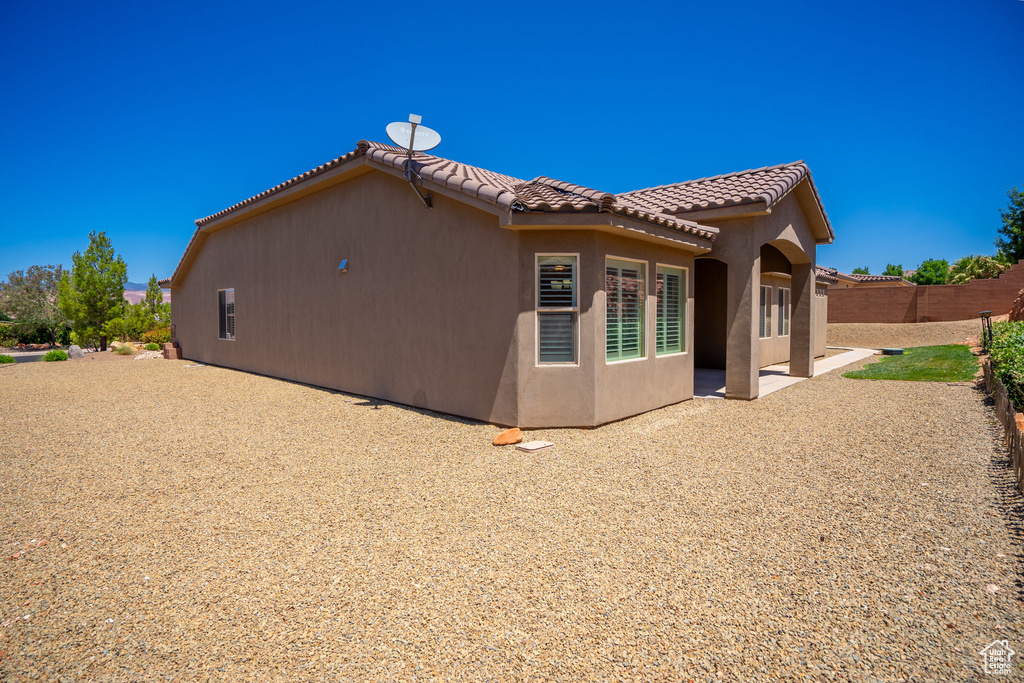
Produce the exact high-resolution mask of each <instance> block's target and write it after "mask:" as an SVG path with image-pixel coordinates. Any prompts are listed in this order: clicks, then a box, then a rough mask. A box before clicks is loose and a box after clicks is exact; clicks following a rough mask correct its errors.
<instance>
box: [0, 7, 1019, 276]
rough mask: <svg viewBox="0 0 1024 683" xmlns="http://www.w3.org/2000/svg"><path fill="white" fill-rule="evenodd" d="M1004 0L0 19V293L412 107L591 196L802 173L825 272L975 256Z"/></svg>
mask: <svg viewBox="0 0 1024 683" xmlns="http://www.w3.org/2000/svg"><path fill="white" fill-rule="evenodd" d="M1022 35H1024V1H1022V0H976V1H974V2H942V1H939V2H916V1H912V2H904V3H888V2H886V3H883V2H850V3H818V2H815V3H763V2H720V3H704V2H701V3H685V2H684V3H664V4H642V3H635V4H622V3H616V4H602V3H599V2H592V3H585V4H584V3H580V4H574V3H543V4H531V3H524V2H517V3H512V4H507V5H506V4H502V3H479V2H474V3H410V4H406V3H402V2H391V3H344V2H342V3H334V2H332V3H317V2H293V3H260V2H247V3H237V4H231V3H225V2H214V3H195V4H192V3H188V2H181V3H170V4H164V5H159V4H154V3H130V4H128V3H125V4H118V3H115V2H103V3H81V2H74V3H65V4H61V3H31V2H25V3H13V2H8V3H3V4H2V5H0V62H2V63H3V64H4V65H5V68H4V69H3V70H2V71H0V93H2V98H3V107H2V109H0V112H2V113H0V122H2V125H0V279H3V278H6V275H7V273H9V272H10V271H12V270H15V269H24V268H27V267H29V266H31V265H33V264H47V263H63V264H65V266H70V263H71V254H72V252H74V251H75V250H76V249H78V250H82V249H84V248H85V247H86V246H87V244H88V233H89V231H91V230H105V231H106V232H107V234H108V235H109V236H110V237H111V239H112V240H113V243H114V246H115V248H116V250H117V251H118V252H119V253H120V254H121V255H122V256H123V257H124V258H125V260H126V261H127V262H128V275H129V279H130V280H133V281H143V282H144V281H145V280H146V279H147V278H148V277H149V275H150V274H151V273H155V274H156V275H157V276H159V277H166V276H168V275H170V274H171V272H172V271H173V269H174V266H175V265H176V263H177V261H178V259H179V257H180V256H181V253H182V251H183V250H184V248H185V245H186V244H187V243H188V240H189V237H190V236H191V234H192V231H193V230H194V227H195V226H194V224H193V221H194V220H195V219H197V218H201V217H203V216H206V215H208V214H211V213H215V212H217V211H219V210H221V209H223V208H225V207H227V206H229V205H231V204H233V203H235V202H237V201H239V200H241V199H244V198H246V197H249V196H251V195H253V194H256V193H258V192H260V191H262V190H264V189H266V188H268V187H271V186H273V185H275V184H277V183H279V182H281V181H283V180H285V179H287V178H289V177H291V176H293V175H296V174H298V173H301V172H303V171H305V170H307V169H309V168H312V167H314V166H317V165H319V164H321V163H323V162H324V161H327V160H328V159H331V158H334V157H336V156H339V155H341V154H343V153H345V152H347V151H349V150H351V149H353V148H354V147H355V144H356V142H357V141H358V140H360V139H363V138H366V139H375V140H384V139H385V135H384V127H385V125H386V124H387V123H389V122H390V121H396V120H404V119H405V118H406V117H407V116H408V114H409V113H410V112H415V113H417V114H421V115H423V117H424V118H423V122H424V124H425V125H428V126H430V127H432V128H434V129H436V130H437V131H439V132H440V133H441V135H442V137H443V141H442V143H441V146H440V147H438V148H437V150H436V153H437V154H439V155H441V156H446V157H449V158H453V159H457V160H459V161H463V162H466V163H470V164H475V165H479V166H483V167H486V168H489V169H492V170H494V171H499V172H502V173H507V174H509V175H514V176H518V177H522V178H533V177H535V176H538V175H547V176H550V177H554V178H559V179H563V180H568V181H571V182H574V183H578V184H581V185H586V186H590V187H595V188H599V189H601V190H605V191H609V192H621V191H625V190H630V189H637V188H641V187H648V186H651V185H660V184H664V183H670V182H676V181H680V180H687V179H691V178H697V177H702V176H708V175H715V174H718V173H726V172H730V171H736V170H742V169H746V168H754V167H758V166H765V165H769V164H777V163H782V162H787V161H793V160H795V159H804V160H806V161H807V163H808V164H809V165H810V168H811V170H812V173H813V176H814V180H815V183H816V184H817V186H818V189H819V191H820V193H821V195H822V199H823V202H824V204H825V208H826V210H827V211H828V213H829V217H830V219H831V220H832V223H833V227H834V228H835V231H836V243H835V244H834V245H831V246H827V247H822V248H821V249H820V250H819V253H818V262H819V263H821V264H823V265H831V266H834V267H837V268H839V269H840V270H843V271H847V272H849V271H850V270H851V269H853V268H854V267H855V266H861V265H867V266H869V267H870V268H871V272H872V273H875V272H880V271H881V270H882V269H883V268H884V267H885V264H886V263H887V262H893V263H901V264H902V265H903V266H904V267H905V268H911V267H913V266H916V265H917V264H918V263H919V262H920V261H921V260H923V259H925V258H931V257H936V258H946V259H948V260H950V261H952V260H954V259H956V258H958V257H960V256H963V255H966V254H969V253H991V252H993V251H994V248H993V246H992V241H993V239H994V238H995V237H996V230H997V228H998V226H999V224H1000V221H999V209H1001V208H1003V207H1005V206H1006V191H1007V190H1008V189H1010V188H1011V187H1013V186H1024V136H1022V135H1021V122H1022V121H1024V39H1022V38H1021V36H1022Z"/></svg>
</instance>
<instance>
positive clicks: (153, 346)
mask: <svg viewBox="0 0 1024 683" xmlns="http://www.w3.org/2000/svg"><path fill="white" fill-rule="evenodd" d="M146 350H147V351H159V350H160V345H159V344H153V343H152V342H150V343H149V344H146Z"/></svg>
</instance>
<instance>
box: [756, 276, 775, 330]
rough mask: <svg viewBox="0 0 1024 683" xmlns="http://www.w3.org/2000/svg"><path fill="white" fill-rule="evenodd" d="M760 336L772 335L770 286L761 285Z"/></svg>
mask: <svg viewBox="0 0 1024 683" xmlns="http://www.w3.org/2000/svg"><path fill="white" fill-rule="evenodd" d="M758 335H759V336H760V337H761V338H765V337H770V336H772V288H771V287H761V327H760V331H759V333H758Z"/></svg>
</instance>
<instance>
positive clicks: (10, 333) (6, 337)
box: [0, 324, 18, 347]
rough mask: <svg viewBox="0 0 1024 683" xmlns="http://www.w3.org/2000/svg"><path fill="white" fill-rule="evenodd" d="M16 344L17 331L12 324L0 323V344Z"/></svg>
mask: <svg viewBox="0 0 1024 683" xmlns="http://www.w3.org/2000/svg"><path fill="white" fill-rule="evenodd" d="M17 344H18V333H17V332H15V331H14V325H2V324H0V346H9V347H13V346H16V345H17Z"/></svg>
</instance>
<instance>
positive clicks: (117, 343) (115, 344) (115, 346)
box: [110, 341, 124, 351]
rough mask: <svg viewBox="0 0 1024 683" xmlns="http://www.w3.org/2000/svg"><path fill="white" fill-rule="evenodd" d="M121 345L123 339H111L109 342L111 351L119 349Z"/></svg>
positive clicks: (122, 344)
mask: <svg viewBox="0 0 1024 683" xmlns="http://www.w3.org/2000/svg"><path fill="white" fill-rule="evenodd" d="M122 346H124V342H123V341H112V342H110V350H111V351H113V350H115V349H119V348H121V347H122Z"/></svg>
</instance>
